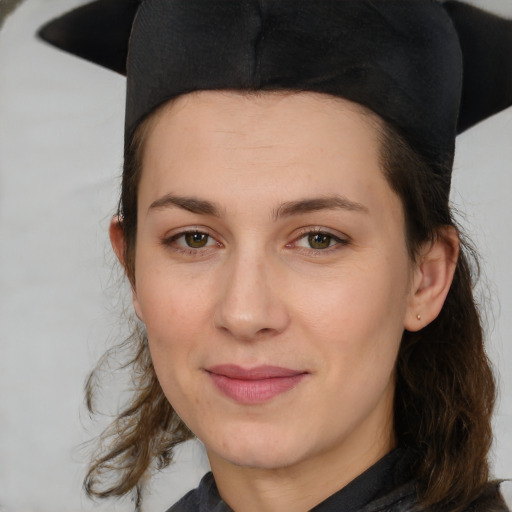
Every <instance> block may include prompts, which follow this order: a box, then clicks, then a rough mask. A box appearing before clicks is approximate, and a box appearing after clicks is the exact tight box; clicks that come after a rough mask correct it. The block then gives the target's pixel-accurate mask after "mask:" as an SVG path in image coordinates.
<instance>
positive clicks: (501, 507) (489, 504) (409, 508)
mask: <svg viewBox="0 0 512 512" xmlns="http://www.w3.org/2000/svg"><path fill="white" fill-rule="evenodd" d="M362 512H427V511H426V510H425V509H424V508H423V507H420V506H419V503H418V497H417V494H416V491H415V485H414V483H413V482H411V483H408V484H406V485H403V486H401V487H399V488H397V489H395V490H393V491H392V492H391V493H389V494H388V495H386V496H383V497H382V498H380V499H379V500H377V501H375V502H373V503H371V504H370V505H369V506H368V507H366V508H365V509H364V511H362ZM465 512H511V511H510V509H509V508H508V506H507V504H506V503H505V500H504V499H503V496H502V495H501V492H500V482H493V483H490V484H489V485H488V486H487V487H486V489H485V490H484V491H483V492H482V493H481V494H480V496H479V497H478V498H477V499H476V500H475V501H473V502H472V503H471V505H469V507H468V508H466V509H465Z"/></svg>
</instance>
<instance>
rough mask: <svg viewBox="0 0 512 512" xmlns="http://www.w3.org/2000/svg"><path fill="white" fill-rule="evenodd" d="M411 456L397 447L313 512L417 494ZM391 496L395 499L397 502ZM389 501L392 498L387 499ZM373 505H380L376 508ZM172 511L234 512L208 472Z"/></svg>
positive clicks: (350, 511) (351, 510)
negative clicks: (411, 471) (411, 472)
mask: <svg viewBox="0 0 512 512" xmlns="http://www.w3.org/2000/svg"><path fill="white" fill-rule="evenodd" d="M410 459H411V458H410V456H409V455H408V454H407V452H406V451H405V450H402V449H399V448H398V449H396V450H393V451H392V452H390V453H388V454H387V455H386V456H385V457H383V458H382V459H380V460H379V461H378V462H377V463H376V464H374V465H373V466H372V467H370V468H369V469H367V470H366V471H365V472H364V473H362V474H361V475H359V476H358V477H357V478H356V479H355V480H353V481H352V482H350V483H349V484H348V485H346V486H345V487H344V488H343V489H341V490H340V491H338V492H337V493H336V494H333V495H332V496H330V497H329V498H327V499H326V500H325V501H323V502H322V503H320V504H319V505H317V506H316V507H315V508H313V509H312V512H313V511H314V512H339V511H340V510H342V511H343V512H356V511H361V510H363V509H366V510H377V509H379V508H380V505H381V504H382V503H381V501H382V499H383V498H384V497H386V496H388V495H389V496H395V494H397V493H396V492H393V491H396V490H400V489H401V491H400V492H399V493H398V494H397V496H398V497H403V496H404V495H405V494H407V495H409V494H411V493H413V486H411V485H406V486H405V487H404V484H406V483H407V481H408V480H409V478H410V471H409V467H410ZM393 499H394V498H393ZM393 499H391V501H393ZM384 501H385V502H386V504H388V505H389V504H390V503H389V500H387V499H384ZM372 504H375V505H377V504H379V506H377V507H373V506H372ZM168 512H232V511H231V509H230V508H229V507H228V505H227V504H226V503H225V502H224V501H223V500H222V498H221V497H220V495H219V492H218V490H217V486H216V485H215V480H214V478H213V475H212V473H207V474H206V475H205V476H204V477H203V479H202V480H201V483H200V484H199V487H198V488H197V489H195V490H193V491H190V492H189V493H188V494H187V495H186V496H184V497H183V498H182V499H181V500H180V501H179V502H178V503H176V505H174V506H173V507H171V508H170V509H169V510H168Z"/></svg>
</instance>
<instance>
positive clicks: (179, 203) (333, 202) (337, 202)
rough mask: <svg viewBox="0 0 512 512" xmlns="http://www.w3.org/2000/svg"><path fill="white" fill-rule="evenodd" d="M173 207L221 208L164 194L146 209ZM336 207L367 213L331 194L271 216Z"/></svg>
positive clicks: (210, 211)
mask: <svg viewBox="0 0 512 512" xmlns="http://www.w3.org/2000/svg"><path fill="white" fill-rule="evenodd" d="M175 207H177V208H181V209H183V210H186V211H188V212H191V213H196V214H198V215H211V216H213V217H220V216H221V208H220V207H219V206H217V205H216V204H215V203H212V202H211V201H207V200H205V199H198V198H197V197H189V196H177V195H174V194H166V195H165V196H163V197H161V198H160V199H157V200H156V201H153V202H152V203H151V205H150V206H149V208H148V211H150V210H153V209H163V208H175ZM336 209H341V210H348V211H352V212H362V213H369V210H368V208H367V207H366V206H364V205H362V204H361V203H357V202H355V201H351V200H349V199H347V198H346V197H344V196H340V195H333V196H327V197H313V198H306V199H301V200H298V201H290V202H287V203H283V204H282V205H281V206H279V208H277V209H275V210H274V215H273V216H274V219H275V220H277V219H279V218H281V217H291V216H293V215H300V214H303V213H310V212H315V211H319V210H336Z"/></svg>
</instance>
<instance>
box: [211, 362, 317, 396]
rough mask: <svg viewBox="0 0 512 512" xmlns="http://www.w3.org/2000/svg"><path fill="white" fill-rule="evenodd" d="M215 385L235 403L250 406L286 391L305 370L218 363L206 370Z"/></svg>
mask: <svg viewBox="0 0 512 512" xmlns="http://www.w3.org/2000/svg"><path fill="white" fill-rule="evenodd" d="M206 372H207V374H208V375H209V377H210V378H211V380H212V382H213V384H214V385H215V387H216V388H217V389H218V390H219V391H220V392H221V393H222V394H223V395H225V396H227V397H228V398H231V399H233V400H235V401H236V402H238V403H241V404H246V405H254V404H260V403H264V402H267V401H269V400H271V399H272V398H274V397H276V396H278V395H281V394H282V393H286V392H287V391H290V390H291V389H293V388H294V387H295V386H297V385H298V384H299V382H300V381H301V380H302V379H303V378H304V377H306V375H308V372H304V371H298V370H292V369H289V368H281V367H279V366H258V367H255V368H251V369H244V368H241V367H240V366H236V365H219V366H214V367H212V368H208V369H207V370H206Z"/></svg>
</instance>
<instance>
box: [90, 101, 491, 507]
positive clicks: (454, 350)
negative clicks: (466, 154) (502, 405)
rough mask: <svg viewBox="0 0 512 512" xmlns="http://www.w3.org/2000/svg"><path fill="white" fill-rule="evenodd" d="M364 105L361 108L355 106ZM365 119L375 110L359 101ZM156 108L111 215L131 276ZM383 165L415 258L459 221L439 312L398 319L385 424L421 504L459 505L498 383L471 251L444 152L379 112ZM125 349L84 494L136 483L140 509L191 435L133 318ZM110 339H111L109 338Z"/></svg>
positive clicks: (477, 460) (478, 486)
mask: <svg viewBox="0 0 512 512" xmlns="http://www.w3.org/2000/svg"><path fill="white" fill-rule="evenodd" d="M363 110H364V108H363ZM368 115H369V116H371V117H372V118H373V119H375V115H374V114H372V113H368ZM152 118H153V116H150V117H149V118H148V119H147V120H146V121H144V122H142V123H141V125H140V126H139V127H138V129H137V131H136V133H135V135H134V137H133V138H132V140H131V141H130V143H129V144H127V146H126V149H125V161H124V171H123V181H122V190H121V198H120V203H119V209H118V215H119V218H120V219H121V221H122V229H123V232H124V237H125V241H126V246H125V255H124V265H125V272H126V274H127V276H128V279H129V280H130V282H131V284H132V286H134V285H135V275H134V263H135V240H136V232H137V188H138V184H139V180H140V176H141V172H142V155H143V150H144V141H145V139H146V137H147V132H148V128H149V126H150V123H151V119H152ZM376 124H377V125H378V129H379V137H380V143H381V144H380V146H381V154H380V157H381V158H380V159H381V166H382V169H383V172H384V174H385V176H386V178H387V180H388V183H389V185H390V186H391V188H392V189H393V190H394V191H395V192H396V194H397V195H398V196H399V197H400V199H401V201H402V204H403V207H404V212H405V219H406V240H407V245H408V250H409V254H410V258H411V259H412V260H413V261H414V259H415V258H416V255H417V252H418V250H419V248H420V246H421V245H423V244H424V243H426V242H431V241H434V240H436V239H437V237H441V236H443V230H444V229H445V228H446V226H453V227H454V228H455V229H457V232H458V233H459V236H460V238H461V250H460V254H459V258H458V262H457V266H456V270H455V275H454V278H453V283H452V285H451V288H450V291H449V293H448V296H447V299H446V302H445V304H444V306H443V309H442V311H441V313H440V314H439V316H438V317H437V318H436V319H435V320H434V321H433V322H432V323H431V324H429V325H428V326H426V327H425V328H423V329H422V330H421V331H419V332H416V333H413V332H407V331H405V332H404V334H403V338H402V343H401V347H400V350H399V354H398V360H397V383H396V392H395V407H394V427H395V433H396V438H397V440H398V444H399V445H400V446H403V447H406V448H407V449H409V450H411V451H412V452H414V454H415V457H413V459H414V460H415V461H416V462H415V463H414V466H413V467H412V468H411V477H413V478H414V479H415V480H416V482H417V491H418V496H419V499H420V502H421V505H422V506H423V507H424V508H425V509H427V510H436V511H442V510H446V511H448V510H449V511H450V512H459V511H462V510H464V509H465V508H466V507H467V505H468V504H469V503H471V502H472V501H473V500H475V499H476V498H477V497H478V496H479V495H480V494H481V493H482V491H483V490H484V489H485V487H486V486H487V485H488V481H489V464H488V459H487V457H488V452H489V449H490V446H491V443H492V431H491V415H492V411H493V407H494V402H495V383H494V378H493V373H492V370H491V366H490V362H489V360H488V358H487V355H486V353H485V350H484V343H483V332H482V323H481V319H480V316H479V312H478V309H477V306H476V303H475V299H474V296H473V287H474V283H475V281H476V279H477V277H478V271H479V267H478V259H477V258H476V255H475V253H474V251H473V250H472V249H471V247H470V246H469V244H468V243H466V242H465V241H464V240H463V238H462V235H461V232H460V230H459V229H458V228H457V226H456V224H455V221H454V220H453V217H452V214H451V211H450V206H449V199H448V190H449V178H448V176H449V175H450V167H451V162H450V163H439V162H433V161H429V160H428V157H425V156H420V152H419V151H415V150H414V149H413V148H412V147H411V146H410V144H409V143H408V142H407V139H406V137H404V136H403V135H402V134H400V133H399V132H398V131H397V130H396V129H395V128H394V127H393V126H391V125H390V124H388V123H386V122H384V121H382V120H378V121H377V123H376ZM122 346H123V348H128V349H129V351H130V352H131V356H130V357H129V358H128V360H127V361H126V362H125V363H124V364H123V367H124V368H125V369H128V370H130V371H131V373H132V380H133V392H132V395H131V397H130V400H129V401H128V402H127V404H126V406H125V407H123V408H122V410H121V411H120V412H119V414H118V415H117V417H116V418H115V420H114V421H113V422H112V423H111V425H110V426H109V427H108V428H107V429H106V430H105V431H104V433H103V434H102V436H101V437H100V440H99V444H98V450H97V452H96V455H95V457H94V459H93V460H92V462H91V465H90V467H89V471H88V473H87V475H86V478H85V481H84V487H85V490H86V493H87V494H88V495H89V496H90V497H99V498H108V497H120V496H123V495H126V494H129V493H134V497H135V503H136V509H137V510H139V509H140V505H141V500H142V494H143V488H144V482H145V481H146V480H147V478H148V477H149V475H150V474H151V472H152V471H155V470H159V469H162V468H164V467H166V466H168V465H169V464H170V463H171V462H172V455H173V448H174V447H175V446H176V445H177V444H179V443H181V442H183V441H185V440H187V439H190V438H192V437H193V434H192V433H191V432H190V430H189V429H188V428H187V427H186V425H185V424H184V423H183V422H182V421H181V419H180V418H179V417H178V415H177V414H176V412H175V411H174V410H173V408H172V406H171V405H170V403H169V402H168V401H167V399H166V398H165V396H164V394H163V392H162V389H161V388H160V384H159V383H158V380H157V377H156V375H155V371H154V369H153V365H152V362H151V357H150V355H149V348H148V342H147V338H146V336H145V333H144V332H143V331H142V330H136V331H135V332H134V334H133V335H132V336H131V337H130V338H128V340H126V341H125V342H124V343H123V345H122ZM118 348H119V347H118ZM118 348H114V349H111V351H110V352H109V353H108V354H107V355H106V356H104V358H102V360H100V362H99V363H98V366H97V367H96V368H95V370H93V372H92V373H91V375H90V377H89V379H88V381H87V384H86V403H87V407H88V409H89V411H90V412H91V413H94V409H95V408H94V397H95V394H96V392H97V391H98V386H99V383H98V375H99V374H100V370H101V368H102V365H104V364H105V363H106V361H107V360H108V359H109V357H110V356H113V357H116V355H117V354H118V352H117V350H118Z"/></svg>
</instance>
